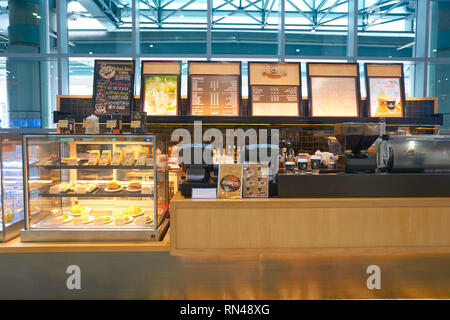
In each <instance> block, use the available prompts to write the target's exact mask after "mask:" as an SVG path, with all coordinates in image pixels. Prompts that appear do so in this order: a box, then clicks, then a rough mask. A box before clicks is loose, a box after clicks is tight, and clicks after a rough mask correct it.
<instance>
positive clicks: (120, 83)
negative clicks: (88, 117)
mask: <svg viewBox="0 0 450 320" xmlns="http://www.w3.org/2000/svg"><path fill="white" fill-rule="evenodd" d="M133 95H134V61H124V60H115V61H113V60H96V61H95V65H94V93H93V99H92V101H93V109H94V114H95V115H111V114H114V113H115V112H116V111H117V112H118V113H119V114H121V115H129V114H130V111H131V109H132V107H133V106H132V104H133Z"/></svg>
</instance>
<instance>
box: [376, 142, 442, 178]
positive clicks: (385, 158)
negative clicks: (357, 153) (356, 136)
mask: <svg viewBox="0 0 450 320" xmlns="http://www.w3.org/2000/svg"><path fill="white" fill-rule="evenodd" d="M377 164H378V169H379V170H380V171H381V172H385V173H450V136H444V135H415V136H413V135H402V136H387V135H384V136H383V140H382V141H381V143H380V144H379V146H378V151H377Z"/></svg>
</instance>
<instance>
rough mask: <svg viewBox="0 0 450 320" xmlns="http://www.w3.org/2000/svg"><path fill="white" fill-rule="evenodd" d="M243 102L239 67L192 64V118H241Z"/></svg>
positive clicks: (205, 63)
mask: <svg viewBox="0 0 450 320" xmlns="http://www.w3.org/2000/svg"><path fill="white" fill-rule="evenodd" d="M240 100H241V88H240V63H233V62H190V63H189V101H190V113H191V115H192V116H238V115H239V103H240Z"/></svg>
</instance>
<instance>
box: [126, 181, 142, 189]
mask: <svg viewBox="0 0 450 320" xmlns="http://www.w3.org/2000/svg"><path fill="white" fill-rule="evenodd" d="M141 189H142V185H141V183H140V182H139V181H138V180H133V181H131V182H130V183H129V184H128V187H127V190H128V191H141Z"/></svg>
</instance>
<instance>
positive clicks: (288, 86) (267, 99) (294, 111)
mask: <svg viewBox="0 0 450 320" xmlns="http://www.w3.org/2000/svg"><path fill="white" fill-rule="evenodd" d="M248 68H249V91H250V96H249V103H250V107H251V114H252V116H266V117H267V116H269V117H270V116H282V117H286V116H287V117H298V116H299V115H300V101H301V97H300V94H299V93H300V64H299V63H269V62H267V63H266V62H249V63H248Z"/></svg>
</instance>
